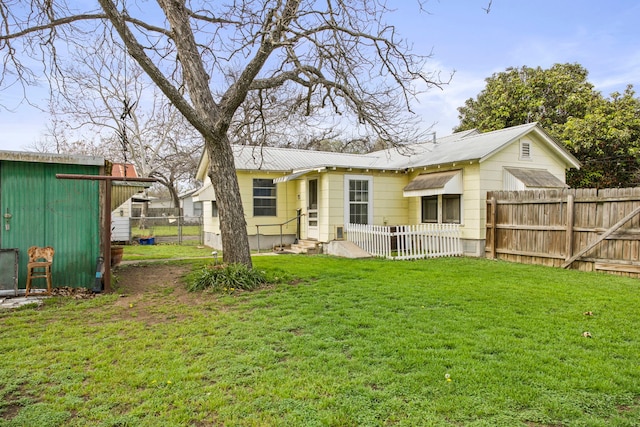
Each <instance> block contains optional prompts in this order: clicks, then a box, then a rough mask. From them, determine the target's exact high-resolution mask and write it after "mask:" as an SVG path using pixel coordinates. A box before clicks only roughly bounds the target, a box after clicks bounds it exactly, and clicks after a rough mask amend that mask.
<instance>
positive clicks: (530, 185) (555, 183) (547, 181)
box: [504, 167, 568, 189]
mask: <svg viewBox="0 0 640 427" xmlns="http://www.w3.org/2000/svg"><path fill="white" fill-rule="evenodd" d="M504 170H505V171H506V172H507V173H509V174H510V175H511V176H512V177H513V178H515V179H516V180H517V181H518V183H519V184H520V186H522V187H524V188H526V189H534V188H539V189H543V188H567V187H568V185H567V184H565V183H564V182H562V181H561V180H560V179H558V178H556V177H555V176H554V175H553V174H552V173H551V172H549V171H548V170H546V169H521V168H510V167H505V168H504Z"/></svg>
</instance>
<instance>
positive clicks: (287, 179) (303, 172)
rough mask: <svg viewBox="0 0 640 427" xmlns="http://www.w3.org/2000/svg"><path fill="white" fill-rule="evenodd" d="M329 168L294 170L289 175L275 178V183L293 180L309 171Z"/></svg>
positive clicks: (320, 170)
mask: <svg viewBox="0 0 640 427" xmlns="http://www.w3.org/2000/svg"><path fill="white" fill-rule="evenodd" d="M326 169H327V168H324V167H323V168H314V169H303V170H299V171H296V172H293V173H292V174H289V175H285V176H281V177H279V178H274V180H273V183H274V184H278V183H280V182H287V181H291V180H294V179H297V178H300V177H301V176H303V175H306V174H308V173H311V172H322V171H324V170H326Z"/></svg>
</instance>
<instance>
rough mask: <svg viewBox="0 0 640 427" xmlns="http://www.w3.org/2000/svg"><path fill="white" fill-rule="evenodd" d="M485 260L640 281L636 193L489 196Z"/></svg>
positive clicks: (638, 195)
mask: <svg viewBox="0 0 640 427" xmlns="http://www.w3.org/2000/svg"><path fill="white" fill-rule="evenodd" d="M485 249H486V255H487V257H488V258H499V259H504V260H508V261H515V262H522V263H530V264H543V265H550V266H556V267H563V268H569V267H571V268H575V269H579V270H583V271H608V272H616V273H618V274H625V275H629V276H634V277H640V262H639V260H638V257H639V255H640V188H609V189H601V190H598V189H566V190H546V191H544V190H541V191H496V192H489V193H487V235H486V248H485Z"/></svg>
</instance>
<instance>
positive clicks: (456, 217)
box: [442, 194, 460, 224]
mask: <svg viewBox="0 0 640 427" xmlns="http://www.w3.org/2000/svg"><path fill="white" fill-rule="evenodd" d="M442 222H446V223H450V224H451V223H452V224H460V195H459V194H443V195H442Z"/></svg>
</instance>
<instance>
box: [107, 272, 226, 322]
mask: <svg viewBox="0 0 640 427" xmlns="http://www.w3.org/2000/svg"><path fill="white" fill-rule="evenodd" d="M190 271H191V267H190V266H188V265H172V264H166V263H149V264H130V265H125V266H121V267H118V268H117V269H114V275H115V277H116V278H117V283H116V285H115V286H114V287H113V288H114V289H113V292H114V293H115V294H117V295H118V296H119V298H118V300H117V301H116V302H115V305H116V306H117V307H121V308H123V309H125V310H123V311H122V312H121V317H122V318H133V317H135V318H136V319H137V320H138V321H143V322H145V323H147V324H154V323H157V322H164V321H167V320H168V319H173V320H179V319H181V318H184V317H186V314H185V310H184V309H183V308H184V306H185V305H189V306H198V305H202V304H207V303H211V302H212V300H215V299H216V297H215V296H214V295H211V294H203V293H201V292H188V291H187V289H186V283H185V279H184V277H185V275H186V274H187V273H189V272H190ZM160 307H161V309H160ZM172 307H173V308H175V310H174V309H172ZM181 307H182V309H181Z"/></svg>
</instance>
